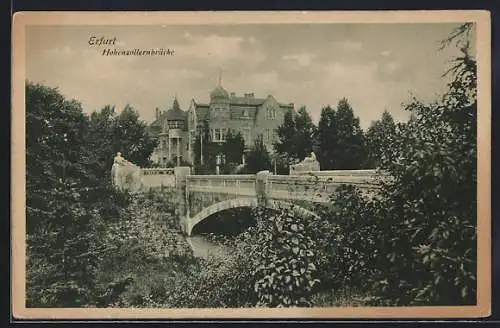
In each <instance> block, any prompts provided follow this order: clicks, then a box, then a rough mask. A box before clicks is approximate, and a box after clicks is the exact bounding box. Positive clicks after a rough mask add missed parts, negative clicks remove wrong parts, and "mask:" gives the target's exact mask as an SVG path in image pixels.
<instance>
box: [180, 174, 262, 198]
mask: <svg viewBox="0 0 500 328" xmlns="http://www.w3.org/2000/svg"><path fill="white" fill-rule="evenodd" d="M255 181H256V180H255V175H253V174H245V175H243V174H233V175H190V176H187V191H188V192H194V191H197V192H211V193H223V194H236V195H241V196H255Z"/></svg>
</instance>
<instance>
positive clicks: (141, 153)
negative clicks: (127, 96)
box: [113, 104, 157, 166]
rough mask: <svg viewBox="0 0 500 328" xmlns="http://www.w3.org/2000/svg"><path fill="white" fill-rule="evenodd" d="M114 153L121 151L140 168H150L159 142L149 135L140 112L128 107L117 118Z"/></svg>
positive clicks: (114, 130) (114, 127)
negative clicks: (151, 159) (150, 160)
mask: <svg viewBox="0 0 500 328" xmlns="http://www.w3.org/2000/svg"><path fill="white" fill-rule="evenodd" d="M113 136H114V140H113V141H114V142H113V146H114V152H115V153H116V152H118V151H120V152H121V153H122V154H123V155H124V156H125V157H126V158H127V159H128V160H130V161H131V162H133V163H134V164H136V165H139V166H148V165H149V164H150V162H149V157H150V156H151V154H152V153H153V150H154V149H155V147H156V146H157V141H156V140H154V139H153V138H151V137H150V136H149V134H148V133H147V124H146V123H145V122H144V121H142V120H140V118H139V114H138V112H137V111H136V110H135V109H134V108H133V107H132V106H130V105H128V104H127V105H126V106H125V108H124V109H123V110H122V111H121V113H120V114H119V115H118V116H116V118H115V120H114V124H113Z"/></svg>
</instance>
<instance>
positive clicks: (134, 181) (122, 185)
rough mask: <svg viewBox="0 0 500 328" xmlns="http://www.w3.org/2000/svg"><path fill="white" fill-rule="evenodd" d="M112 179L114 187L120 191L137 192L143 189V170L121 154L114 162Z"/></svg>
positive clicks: (117, 155) (118, 154)
mask: <svg viewBox="0 0 500 328" xmlns="http://www.w3.org/2000/svg"><path fill="white" fill-rule="evenodd" d="M111 179H112V184H113V186H114V187H115V188H117V189H120V190H128V191H130V192H137V191H139V190H140V189H141V188H142V172H141V169H140V168H139V167H138V166H137V165H135V164H133V163H131V162H129V161H127V160H126V159H125V158H123V157H122V154H121V153H120V152H118V153H117V154H116V156H115V158H114V160H113V166H112V168H111Z"/></svg>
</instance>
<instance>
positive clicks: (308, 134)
mask: <svg viewBox="0 0 500 328" xmlns="http://www.w3.org/2000/svg"><path fill="white" fill-rule="evenodd" d="M295 124H296V127H297V134H296V135H297V142H296V150H295V154H296V157H297V159H298V160H303V159H304V158H306V157H307V156H308V155H309V154H310V153H311V152H312V151H313V137H314V133H315V130H316V127H315V125H314V123H313V121H312V118H311V116H310V115H309V113H308V112H307V109H306V107H304V106H303V107H301V108H299V111H298V113H297V116H296V118H295Z"/></svg>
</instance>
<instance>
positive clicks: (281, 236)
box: [249, 208, 318, 307]
mask: <svg viewBox="0 0 500 328" xmlns="http://www.w3.org/2000/svg"><path fill="white" fill-rule="evenodd" d="M256 215H257V217H258V222H257V226H256V228H254V231H253V234H254V236H255V238H256V239H255V240H254V241H253V245H254V246H252V248H253V249H252V250H249V252H250V253H249V254H250V256H251V257H252V261H253V263H254V266H255V269H254V271H253V280H254V281H255V285H254V288H255V292H256V293H257V298H258V303H257V305H258V306H269V307H276V306H278V307H282V306H285V307H288V306H311V299H310V298H311V295H312V293H313V290H314V287H315V285H316V283H317V282H318V279H316V277H315V274H316V264H315V252H314V249H315V243H314V241H313V240H312V239H311V237H310V236H309V235H308V232H307V230H306V225H305V224H304V222H303V220H304V219H305V218H304V219H302V218H300V217H299V216H296V215H294V214H293V212H292V211H291V210H287V209H280V210H278V211H273V210H266V209H262V208H257V209H256Z"/></svg>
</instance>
